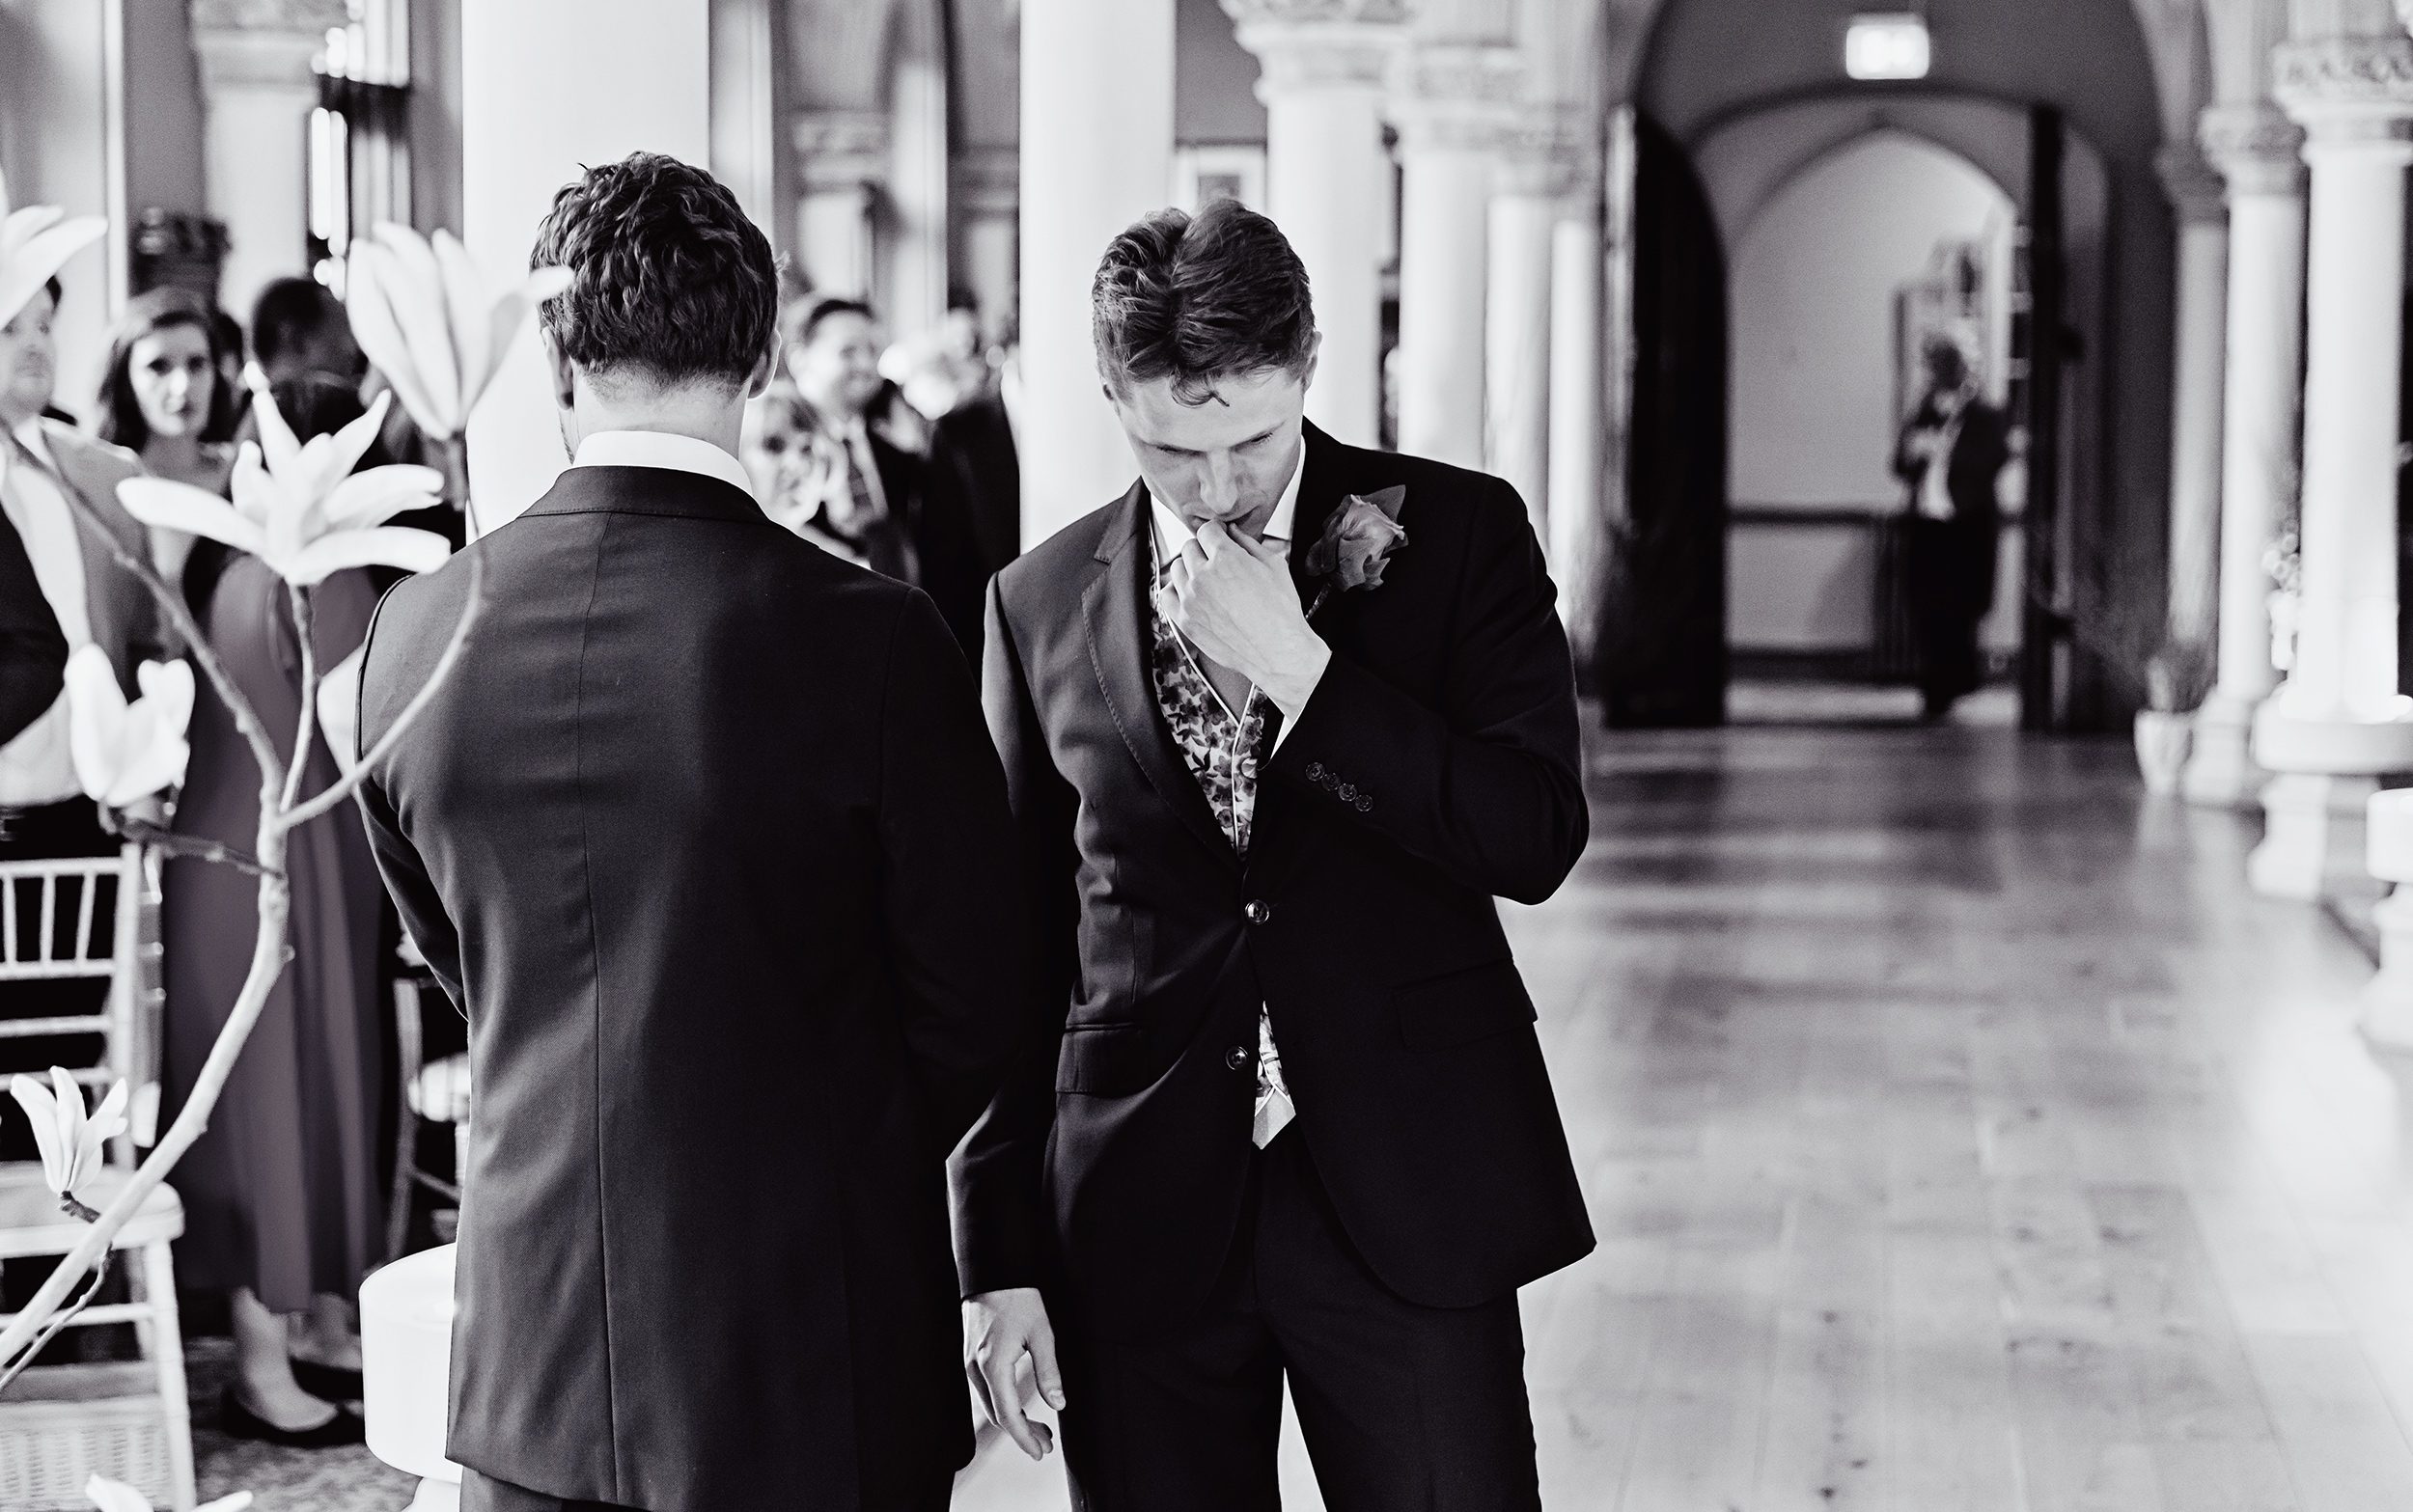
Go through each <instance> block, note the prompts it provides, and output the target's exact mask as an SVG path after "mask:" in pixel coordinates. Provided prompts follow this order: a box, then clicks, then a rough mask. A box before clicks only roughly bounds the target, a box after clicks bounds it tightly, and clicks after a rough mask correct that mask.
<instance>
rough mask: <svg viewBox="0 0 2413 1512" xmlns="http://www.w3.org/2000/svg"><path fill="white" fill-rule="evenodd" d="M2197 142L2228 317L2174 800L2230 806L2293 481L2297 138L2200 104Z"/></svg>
mask: <svg viewBox="0 0 2413 1512" xmlns="http://www.w3.org/2000/svg"><path fill="white" fill-rule="evenodd" d="M2203 144H2204V150H2205V153H2206V154H2207V155H2208V156H2209V157H2210V159H2211V161H2212V163H2213V165H2214V166H2215V167H2217V168H2218V169H2219V170H2220V172H2221V174H2222V176H2223V177H2224V178H2226V179H2228V183H2229V311H2228V330H2227V343H2226V345H2227V353H2226V392H2225V395H2224V399H2223V404H2222V423H2221V481H2220V637H2219V642H2218V659H2219V670H2218V673H2217V675H2216V680H2215V681H2214V683H2213V687H2212V694H2211V697H2210V698H2209V699H2207V700H2205V703H2204V706H2203V708H2201V709H2199V710H2198V711H2197V712H2196V716H2195V746H2194V753H2193V755H2192V756H2189V758H2188V761H2187V770H2186V777H2185V792H2186V796H2187V797H2188V798H2189V799H2190V800H2191V801H2193V802H2196V803H2202V804H2213V805H2218V806H2223V807H2229V808H2234V807H2236V806H2238V805H2241V804H2244V803H2246V802H2248V801H2249V800H2251V799H2252V798H2253V797H2254V796H2255V795H2256V794H2257V793H2259V792H2260V790H2261V787H2262V783H2263V776H2264V774H2263V772H2262V770H2261V768H2260V767H2258V766H2256V765H2255V764H2254V759H2253V756H2252V754H2251V752H2250V749H2249V745H2250V742H2249V738H2248V736H2249V731H2250V729H2251V728H2252V725H2253V720H2254V710H2255V708H2256V706H2257V705H2259V704H2260V702H2261V701H2262V700H2264V699H2265V698H2268V697H2269V696H2270V691H2271V688H2272V686H2273V685H2274V684H2275V683H2276V682H2277V680H2278V676H2277V674H2276V673H2275V672H2274V671H2273V669H2272V667H2271V659H2270V603H2269V599H2270V588H2271V584H2270V577H2269V574H2268V572H2267V571H2266V570H2265V569H2264V566H2263V556H2264V554H2265V553H2266V552H2267V551H2268V550H2269V549H2270V545H2271V540H2272V537H2273V536H2274V535H2275V534H2276V533H2277V531H2278V528H2279V521H2280V520H2281V518H2282V517H2283V516H2284V515H2285V513H2286V510H2287V508H2288V499H2289V497H2290V495H2291V493H2292V490H2293V488H2294V475H2295V455H2296V405H2297V399H2298V390H2297V383H2298V372H2299V368H2300V364H2301V361H2302V355H2303V351H2304V157H2303V146H2304V132H2303V129H2302V128H2301V127H2299V126H2298V125H2296V124H2295V123H2294V122H2292V121H2289V120H2288V118H2287V115H2286V113H2285V112H2283V111H2281V110H2280V109H2279V107H2278V106H2276V105H2273V104H2270V103H2267V102H2263V103H2258V104H2248V105H2223V106H2218V107H2215V108H2214V109H2211V110H2208V111H2206V112H2205V115H2204V124H2203Z"/></svg>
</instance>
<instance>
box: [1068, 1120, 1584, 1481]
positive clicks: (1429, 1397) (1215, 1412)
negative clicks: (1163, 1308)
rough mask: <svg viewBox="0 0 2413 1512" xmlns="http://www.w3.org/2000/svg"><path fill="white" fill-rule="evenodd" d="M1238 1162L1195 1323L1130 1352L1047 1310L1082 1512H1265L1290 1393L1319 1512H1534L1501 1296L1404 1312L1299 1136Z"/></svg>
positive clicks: (1511, 1320) (1509, 1314)
mask: <svg viewBox="0 0 2413 1512" xmlns="http://www.w3.org/2000/svg"><path fill="white" fill-rule="evenodd" d="M1252 1161H1253V1166H1252V1169H1251V1172H1250V1176H1249V1184H1248V1192H1247V1195H1246V1196H1245V1197H1244V1198H1243V1200H1242V1204H1241V1220H1240V1223H1239V1225H1238V1229H1237V1232H1236V1234H1235V1236H1234V1242H1233V1247H1232V1252H1231V1255H1230V1257H1229V1258H1228V1259H1227V1261H1226V1263H1225V1266H1224V1270H1223V1274H1222V1276H1221V1277H1220V1278H1218V1280H1217V1282H1216V1285H1215V1288H1214V1291H1213V1293H1212V1294H1211V1295H1210V1296H1209V1298H1208V1300H1207V1306H1206V1307H1205V1308H1204V1309H1203V1310H1202V1311H1201V1312H1200V1313H1199V1314H1198V1315H1197V1316H1195V1317H1192V1318H1189V1319H1185V1320H1183V1321H1182V1322H1180V1323H1179V1324H1178V1325H1176V1326H1175V1327H1174V1328H1173V1329H1172V1330H1170V1331H1169V1332H1166V1333H1161V1334H1159V1335H1156V1336H1151V1337H1150V1338H1147V1339H1145V1340H1139V1341H1133V1340H1126V1339H1121V1338H1112V1337H1105V1336H1100V1335H1099V1334H1098V1333H1097V1332H1096V1330H1095V1329H1094V1328H1092V1327H1090V1326H1088V1325H1087V1324H1085V1323H1084V1322H1082V1321H1081V1320H1080V1319H1079V1316H1078V1314H1077V1313H1076V1312H1074V1311H1073V1310H1072V1309H1070V1308H1057V1309H1052V1310H1054V1311H1056V1312H1057V1314H1058V1316H1059V1318H1060V1320H1061V1321H1060V1328H1059V1333H1058V1342H1059V1346H1060V1349H1061V1359H1062V1363H1063V1366H1064V1371H1065V1395H1066V1401H1067V1411H1066V1413H1065V1415H1064V1423H1063V1427H1064V1436H1065V1458H1066V1468H1067V1472H1068V1477H1069V1479H1070V1481H1071V1485H1072V1504H1073V1506H1074V1508H1075V1509H1076V1512H1261V1509H1262V1512H1278V1509H1279V1508H1280V1507H1281V1505H1282V1498H1281V1489H1280V1485H1279V1483H1278V1477H1277V1474H1276V1464H1277V1451H1278V1446H1279V1441H1280V1438H1281V1433H1282V1387H1283V1380H1284V1377H1285V1376H1288V1378H1289V1380H1290V1394H1291V1397H1292V1399H1293V1400H1294V1402H1295V1403H1296V1405H1297V1408H1298V1420H1299V1428H1300V1432H1301V1434H1302V1436H1303V1437H1304V1439H1305V1441H1306V1444H1307V1453H1308V1457H1309V1459H1310V1460H1311V1461H1312V1462H1313V1463H1314V1465H1315V1469H1316V1481H1317V1486H1318V1487H1319V1488H1320V1489H1321V1491H1322V1493H1323V1499H1324V1504H1325V1505H1326V1506H1327V1507H1329V1508H1330V1509H1331V1512H1539V1507H1540V1505H1541V1493H1540V1489H1539V1483H1538V1480H1537V1473H1536V1470H1535V1465H1534V1431H1533V1416H1532V1410H1531V1408H1530V1406H1529V1405H1528V1403H1527V1400H1526V1395H1525V1377H1524V1361H1525V1346H1524V1338H1523V1334H1522V1332H1521V1330H1520V1327H1519V1324H1518V1318H1517V1308H1516V1297H1515V1295H1514V1294H1513V1293H1511V1294H1510V1295H1508V1296H1506V1297H1501V1298H1498V1299H1496V1300H1494V1301H1492V1302H1488V1303H1485V1304H1483V1305H1482V1306H1475V1307H1467V1308H1440V1307H1422V1306H1416V1305H1415V1304H1413V1303H1410V1302H1407V1301H1405V1300H1403V1299H1401V1297H1399V1296H1398V1295H1397V1294H1395V1293H1393V1292H1392V1291H1390V1290H1389V1289H1388V1288H1387V1287H1385V1286H1384V1285H1383V1284H1382V1282H1381V1281H1379V1280H1378V1279H1376V1278H1375V1277H1374V1275H1373V1272H1372V1271H1370V1270H1369V1269H1367V1267H1366V1264H1365V1262H1364V1261H1363V1260H1361V1259H1360V1258H1358V1255H1357V1251H1356V1250H1355V1249H1354V1248H1353V1247H1352V1246H1351V1245H1350V1243H1349V1240H1348V1236H1347V1235H1346V1234H1345V1232H1344V1231H1343V1230H1342V1227H1341V1223H1340V1220H1339V1218H1338V1216H1337V1215H1336V1214H1335V1213H1334V1211H1333V1208H1332V1202H1331V1198H1330V1197H1329V1196H1326V1195H1325V1192H1324V1189H1323V1184H1322V1181H1321V1180H1320V1178H1319V1177H1318V1176H1317V1173H1316V1168H1315V1163H1314V1161H1313V1159H1312V1158H1311V1157H1310V1155H1309V1153H1308V1149H1307V1141H1306V1140H1305V1139H1304V1138H1303V1137H1302V1136H1301V1134H1300V1131H1298V1130H1297V1129H1296V1128H1292V1129H1290V1130H1289V1131H1288V1132H1286V1133H1285V1134H1284V1135H1283V1136H1282V1137H1281V1138H1278V1139H1276V1140H1275V1141H1273V1142H1272V1143H1271V1144H1270V1145H1268V1146H1267V1147H1266V1148H1265V1149H1263V1150H1261V1151H1258V1152H1257V1153H1256V1154H1255V1155H1254V1156H1253V1157H1252Z"/></svg>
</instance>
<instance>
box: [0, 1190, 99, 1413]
mask: <svg viewBox="0 0 2413 1512" xmlns="http://www.w3.org/2000/svg"><path fill="white" fill-rule="evenodd" d="M76 1206H78V1207H83V1204H82V1203H80V1202H79V1203H77V1204H76ZM84 1212H85V1213H87V1214H92V1209H90V1208H84ZM98 1216H99V1215H97V1214H92V1218H97V1217H98ZM92 1218H86V1219H85V1222H86V1223H90V1222H92ZM108 1279H109V1257H108V1256H107V1255H106V1254H103V1255H102V1256H101V1257H100V1263H99V1264H97V1265H96V1266H94V1267H93V1273H92V1281H91V1282H90V1284H88V1285H86V1286H85V1288H84V1291H83V1295H82V1296H79V1297H77V1298H76V1299H75V1300H74V1301H73V1302H71V1303H69V1305H68V1306H64V1307H62V1308H60V1309H59V1314H58V1316H57V1317H54V1318H52V1319H51V1320H50V1323H49V1326H48V1327H46V1328H44V1329H43V1330H42V1333H39V1334H37V1335H36V1336H35V1338H34V1342H33V1345H32V1346H31V1347H30V1348H28V1349H27V1350H26V1351H25V1353H24V1355H23V1357H22V1358H20V1359H19V1360H17V1361H16V1362H15V1363H14V1364H12V1365H10V1366H9V1367H8V1368H7V1369H5V1370H0V1394H4V1393H6V1392H7V1390H8V1389H9V1388H10V1387H11V1386H12V1385H14V1383H15V1381H16V1378H17V1377H18V1376H21V1375H23V1374H24V1373H25V1367H26V1366H27V1365H30V1364H32V1363H33V1362H34V1361H37V1360H39V1359H41V1358H42V1351H43V1350H45V1349H48V1348H49V1347H50V1341H51V1340H52V1339H55V1338H57V1337H58V1336H59V1335H60V1334H61V1333H65V1332H66V1331H67V1330H68V1329H69V1327H71V1326H72V1325H73V1324H74V1322H75V1319H76V1317H77V1315H78V1314H80V1313H82V1312H83V1310H84V1309H85V1308H86V1307H89V1306H92V1300H93V1299H94V1298H95V1297H97V1296H99V1295H100V1288H101V1286H102V1285H103V1284H104V1283H105V1282H106V1281H107V1280H108Z"/></svg>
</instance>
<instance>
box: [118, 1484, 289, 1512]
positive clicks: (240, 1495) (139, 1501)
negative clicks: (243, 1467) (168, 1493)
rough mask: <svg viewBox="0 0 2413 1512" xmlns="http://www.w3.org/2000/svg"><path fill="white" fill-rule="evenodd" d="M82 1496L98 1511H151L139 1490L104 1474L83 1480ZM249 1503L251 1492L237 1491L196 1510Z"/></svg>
mask: <svg viewBox="0 0 2413 1512" xmlns="http://www.w3.org/2000/svg"><path fill="white" fill-rule="evenodd" d="M84 1496H85V1497H86V1498H87V1499H89V1500H90V1501H91V1502H92V1504H93V1505H94V1506H97V1507H98V1508H99V1509H100V1512H151V1502H150V1501H149V1500H148V1499H146V1498H144V1496H143V1494H142V1493H141V1492H139V1491H136V1490H135V1489H134V1488H133V1487H131V1486H128V1485H126V1484H125V1483H124V1482H123V1481H115V1480H111V1479H109V1478H108V1477H107V1476H105V1475H95V1476H94V1477H93V1478H92V1479H90V1480H88V1481H86V1482H84ZM250 1505H251V1493H250V1492H248V1491H238V1492H236V1493H235V1495H233V1496H231V1497H220V1498H218V1499H217V1500H215V1501H211V1502H208V1503H205V1504H204V1505H203V1506H201V1507H200V1508H199V1509H198V1512H243V1508H245V1507H247V1506H250Z"/></svg>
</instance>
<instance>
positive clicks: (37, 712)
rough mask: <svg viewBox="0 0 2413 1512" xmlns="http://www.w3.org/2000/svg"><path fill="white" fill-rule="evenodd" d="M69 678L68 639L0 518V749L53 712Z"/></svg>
mask: <svg viewBox="0 0 2413 1512" xmlns="http://www.w3.org/2000/svg"><path fill="white" fill-rule="evenodd" d="M66 672H67V637H66V636H65V635H63V634H61V633H60V631H59V619H58V617H57V616H56V615H53V614H52V613H51V612H50V600H49V599H47V598H45V597H43V596H42V584H41V582H40V581H39V580H38V579H36V578H35V576H34V563H33V559H32V558H30V557H28V556H27V555H26V554H25V542H24V541H23V540H21V539H20V538H18V536H17V534H16V530H15V527H14V526H12V525H11V524H10V523H9V519H8V516H7V515H5V514H0V746H5V745H7V744H8V743H9V742H10V741H12V740H14V739H15V738H16V737H17V736H18V735H20V734H22V733H23V732H24V730H25V727H26V726H28V725H30V724H32V723H33V722H34V721H36V720H38V719H40V718H42V715H43V714H45V713H47V712H49V709H50V705H51V704H53V703H55V702H57V701H58V700H59V688H60V686H61V685H62V683H63V682H64V680H65V674H66Z"/></svg>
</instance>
